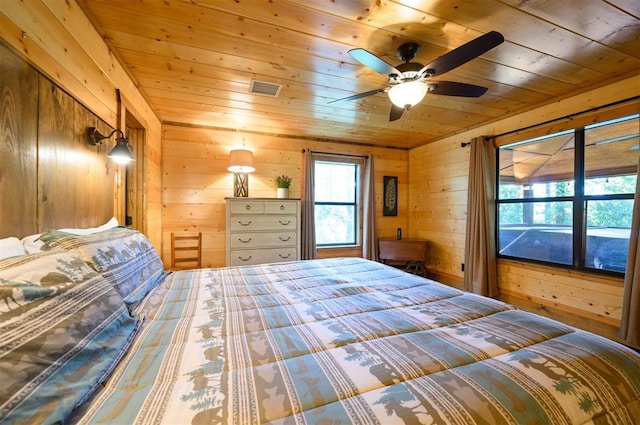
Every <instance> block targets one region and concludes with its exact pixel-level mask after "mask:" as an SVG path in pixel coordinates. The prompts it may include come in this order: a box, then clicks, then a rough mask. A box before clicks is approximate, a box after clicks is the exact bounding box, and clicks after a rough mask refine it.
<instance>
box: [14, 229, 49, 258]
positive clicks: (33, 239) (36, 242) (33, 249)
mask: <svg viewBox="0 0 640 425" xmlns="http://www.w3.org/2000/svg"><path fill="white" fill-rule="evenodd" d="M20 242H21V243H22V246H23V247H24V250H25V251H26V252H27V254H36V253H38V252H41V251H44V250H45V246H44V242H42V241H41V240H40V233H36V234H35V235H29V236H25V237H24V238H22V240H21V241H20Z"/></svg>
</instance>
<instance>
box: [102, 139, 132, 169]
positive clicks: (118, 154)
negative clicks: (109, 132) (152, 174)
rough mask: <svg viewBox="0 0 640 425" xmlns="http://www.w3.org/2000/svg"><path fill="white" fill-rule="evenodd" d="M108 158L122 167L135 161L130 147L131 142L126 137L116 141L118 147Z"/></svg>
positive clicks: (112, 150)
mask: <svg viewBox="0 0 640 425" xmlns="http://www.w3.org/2000/svg"><path fill="white" fill-rule="evenodd" d="M107 156H108V157H109V158H111V159H113V160H114V161H115V162H117V163H118V164H122V165H124V164H127V163H129V162H130V161H133V153H132V152H131V148H130V147H129V141H128V140H127V139H125V138H124V137H118V138H117V139H116V145H115V146H114V147H113V149H111V152H109V155H107Z"/></svg>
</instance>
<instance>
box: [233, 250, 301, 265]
mask: <svg viewBox="0 0 640 425" xmlns="http://www.w3.org/2000/svg"><path fill="white" fill-rule="evenodd" d="M296 255H297V251H296V248H295V247H289V248H277V249H245V250H236V249H232V250H231V252H230V256H229V264H228V265H229V266H242V265H250V264H262V263H278V262H282V261H293V260H296V259H297V258H296Z"/></svg>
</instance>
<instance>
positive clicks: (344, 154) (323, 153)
mask: <svg viewBox="0 0 640 425" xmlns="http://www.w3.org/2000/svg"><path fill="white" fill-rule="evenodd" d="M306 151H309V152H311V153H317V154H320V155H335V156H350V157H352V158H353V157H355V158H366V157H367V155H353V154H349V153H335V152H320V151H312V150H311V149H302V153H305V152H306Z"/></svg>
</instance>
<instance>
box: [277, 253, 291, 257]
mask: <svg viewBox="0 0 640 425" xmlns="http://www.w3.org/2000/svg"><path fill="white" fill-rule="evenodd" d="M278 257H280V258H289V257H291V253H288V254H287V255H282V254H278Z"/></svg>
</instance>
